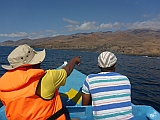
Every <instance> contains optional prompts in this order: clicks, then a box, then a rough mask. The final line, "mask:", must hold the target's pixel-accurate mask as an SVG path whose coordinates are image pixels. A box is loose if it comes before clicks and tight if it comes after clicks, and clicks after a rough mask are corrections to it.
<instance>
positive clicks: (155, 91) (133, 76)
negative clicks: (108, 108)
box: [0, 46, 160, 111]
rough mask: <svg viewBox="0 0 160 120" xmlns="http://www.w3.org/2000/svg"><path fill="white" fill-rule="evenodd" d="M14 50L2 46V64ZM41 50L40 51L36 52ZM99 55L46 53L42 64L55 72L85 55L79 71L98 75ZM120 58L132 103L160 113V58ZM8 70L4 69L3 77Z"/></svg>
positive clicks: (62, 51)
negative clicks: (75, 57) (130, 91)
mask: <svg viewBox="0 0 160 120" xmlns="http://www.w3.org/2000/svg"><path fill="white" fill-rule="evenodd" d="M13 49H14V47H4V46H0V65H6V64H8V61H7V56H8V54H9V53H10V52H11V51H12V50H13ZM36 50H39V49H36ZM98 55H99V53H94V52H80V51H71V50H49V49H47V50H46V58H45V60H44V62H43V63H42V68H44V69H54V68H57V67H59V66H60V65H62V64H63V62H64V61H69V60H70V59H71V58H72V57H74V56H81V64H80V66H76V69H77V70H79V71H80V72H82V73H84V74H86V75H87V74H90V73H97V72H99V69H98V67H97V57H98ZM116 56H117V58H118V62H117V69H116V72H119V73H121V74H124V75H126V76H127V77H128V78H129V79H130V82H131V87H132V103H134V104H139V105H150V106H152V107H154V108H155V109H156V110H158V111H160V57H147V56H128V55H121V54H116ZM5 72H6V71H5V70H4V69H2V68H1V67H0V76H2V75H3V74H4V73H5Z"/></svg>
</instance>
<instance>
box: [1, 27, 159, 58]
mask: <svg viewBox="0 0 160 120" xmlns="http://www.w3.org/2000/svg"><path fill="white" fill-rule="evenodd" d="M24 43H27V44H29V45H31V46H33V47H39V48H49V49H67V50H81V51H93V52H101V51H105V50H108V51H112V52H114V53H120V54H129V55H148V56H160V30H139V29H137V30H127V31H117V32H111V31H108V32H94V33H78V34H73V35H68V36H57V37H48V38H41V39H34V40H30V39H23V40H18V41H5V42H3V43H0V45H1V46H2V45H3V46H17V45H20V44H24Z"/></svg>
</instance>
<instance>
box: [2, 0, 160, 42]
mask: <svg viewBox="0 0 160 120" xmlns="http://www.w3.org/2000/svg"><path fill="white" fill-rule="evenodd" d="M136 28H151V29H160V0H0V42H2V41H6V40H19V39H23V38H30V39H36V38H42V37H52V36H57V35H70V34H74V33H79V32H81V33H85V32H87V33H88V32H96V31H116V30H127V29H136Z"/></svg>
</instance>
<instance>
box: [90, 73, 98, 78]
mask: <svg viewBox="0 0 160 120" xmlns="http://www.w3.org/2000/svg"><path fill="white" fill-rule="evenodd" d="M97 76H99V74H98V73H94V74H89V75H88V76H87V77H88V78H93V77H97Z"/></svg>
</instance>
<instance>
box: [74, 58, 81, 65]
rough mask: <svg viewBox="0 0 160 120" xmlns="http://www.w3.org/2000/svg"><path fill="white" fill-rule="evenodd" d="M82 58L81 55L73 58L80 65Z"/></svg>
mask: <svg viewBox="0 0 160 120" xmlns="http://www.w3.org/2000/svg"><path fill="white" fill-rule="evenodd" d="M80 58H81V56H77V57H74V58H73V59H74V60H75V61H76V64H77V65H80V62H81V60H80Z"/></svg>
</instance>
